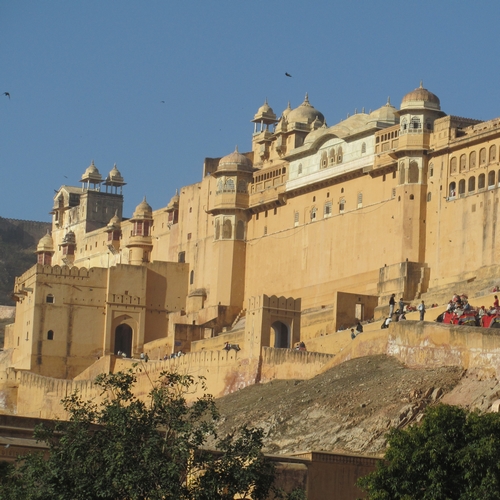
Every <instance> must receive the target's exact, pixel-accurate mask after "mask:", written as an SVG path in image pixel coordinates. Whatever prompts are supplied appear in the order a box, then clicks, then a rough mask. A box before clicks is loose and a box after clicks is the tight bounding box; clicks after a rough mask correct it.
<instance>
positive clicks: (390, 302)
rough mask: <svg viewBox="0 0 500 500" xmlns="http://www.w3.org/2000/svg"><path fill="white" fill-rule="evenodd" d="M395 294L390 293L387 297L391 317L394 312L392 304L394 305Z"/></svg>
mask: <svg viewBox="0 0 500 500" xmlns="http://www.w3.org/2000/svg"><path fill="white" fill-rule="evenodd" d="M394 297H396V294H394V293H393V294H392V295H391V298H390V299H389V316H390V317H391V318H392V315H393V314H394V306H395V305H396V299H395V298H394Z"/></svg>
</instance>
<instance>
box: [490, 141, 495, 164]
mask: <svg viewBox="0 0 500 500" xmlns="http://www.w3.org/2000/svg"><path fill="white" fill-rule="evenodd" d="M496 158H497V147H496V146H495V145H494V144H493V146H491V147H490V163H491V162H494V161H495V160H496Z"/></svg>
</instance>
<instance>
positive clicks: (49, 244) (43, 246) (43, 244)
mask: <svg viewBox="0 0 500 500" xmlns="http://www.w3.org/2000/svg"><path fill="white" fill-rule="evenodd" d="M36 251H37V252H53V251H54V241H53V240H52V236H50V234H49V232H48V231H47V234H46V235H45V236H42V238H40V241H39V242H38V245H37V247H36Z"/></svg>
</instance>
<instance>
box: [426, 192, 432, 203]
mask: <svg viewBox="0 0 500 500" xmlns="http://www.w3.org/2000/svg"><path fill="white" fill-rule="evenodd" d="M431 198H432V193H431V192H430V191H429V192H428V193H427V201H431Z"/></svg>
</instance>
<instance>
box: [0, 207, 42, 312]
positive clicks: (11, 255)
mask: <svg viewBox="0 0 500 500" xmlns="http://www.w3.org/2000/svg"><path fill="white" fill-rule="evenodd" d="M50 228H51V224H50V223H48V222H35V221H25V220H16V219H5V218H3V217H0V305H14V301H13V300H12V298H11V293H12V290H13V288H14V279H15V277H16V276H20V275H21V274H22V273H24V271H26V269H29V268H30V267H31V266H32V265H33V264H35V262H36V258H35V257H36V256H35V255H34V251H35V250H36V245H37V243H38V241H39V240H40V238H41V237H42V236H43V235H44V234H46V232H47V231H48V230H50Z"/></svg>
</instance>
